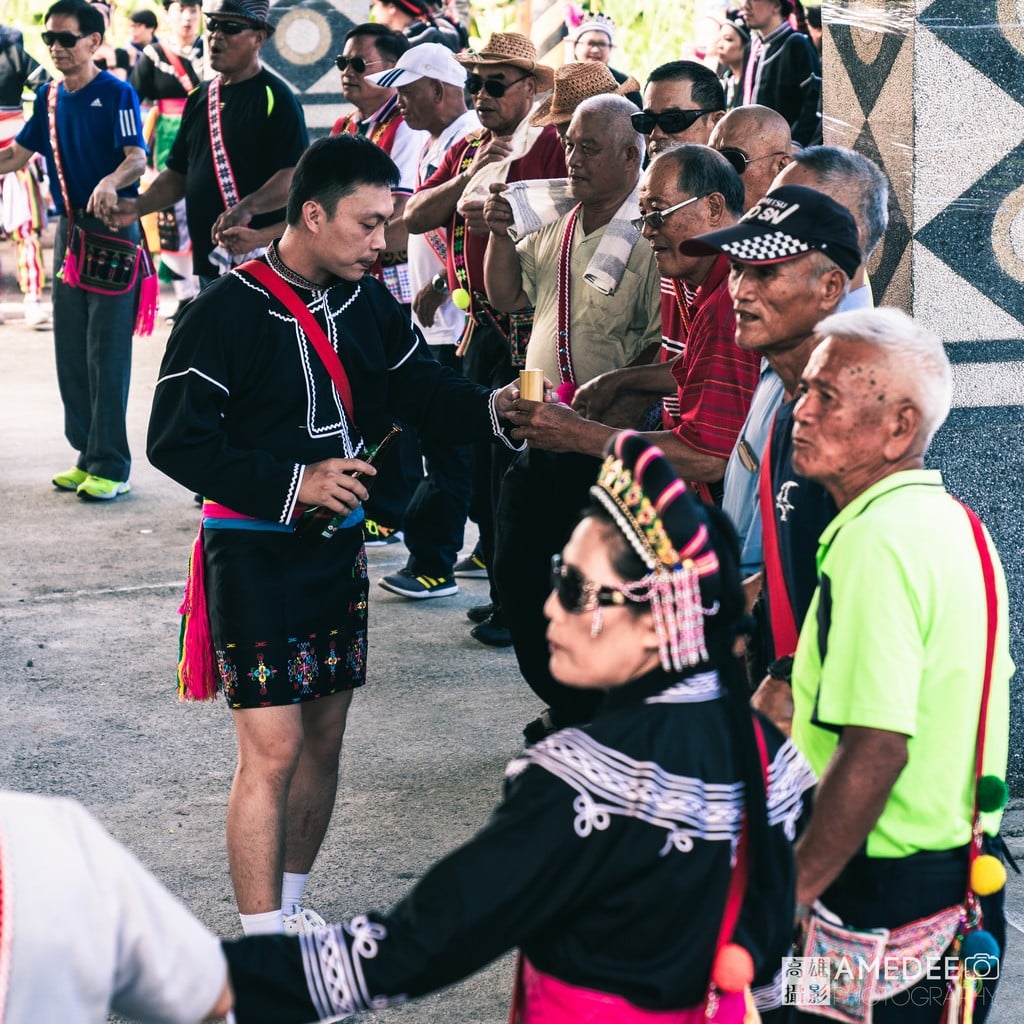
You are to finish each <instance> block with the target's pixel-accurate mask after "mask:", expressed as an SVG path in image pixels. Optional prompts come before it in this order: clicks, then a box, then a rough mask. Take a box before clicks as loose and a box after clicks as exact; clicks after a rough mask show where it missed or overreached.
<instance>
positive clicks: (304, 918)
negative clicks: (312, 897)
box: [284, 907, 327, 935]
mask: <svg viewBox="0 0 1024 1024" xmlns="http://www.w3.org/2000/svg"><path fill="white" fill-rule="evenodd" d="M326 927H327V922H326V921H325V920H324V919H323V918H322V917H321V916H320V915H319V914H318V913H317V912H316V911H315V910H310V909H309V907H297V908H296V911H295V913H294V914H286V915H285V919H284V933H285V935H309V934H310V933H311V932H315V931H316V930H317V928H326Z"/></svg>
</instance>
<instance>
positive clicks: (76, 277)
mask: <svg viewBox="0 0 1024 1024" xmlns="http://www.w3.org/2000/svg"><path fill="white" fill-rule="evenodd" d="M68 241H69V242H70V241H71V239H70V238H69V239H68ZM60 277H61V280H62V281H63V282H64V283H65V284H66V285H67V286H68V287H69V288H77V287H78V286H79V285H80V284H81V283H82V278H81V275H80V273H79V268H78V255H77V254H76V253H75V252H74V251H73V250H72V249H70V248H69V249H68V251H67V252H66V253H65V254H64V266H63V267H61V268H60Z"/></svg>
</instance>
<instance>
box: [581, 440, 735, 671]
mask: <svg viewBox="0 0 1024 1024" xmlns="http://www.w3.org/2000/svg"><path fill="white" fill-rule="evenodd" d="M606 451H607V455H606V457H605V460H604V463H603V465H602V466H601V471H600V473H599V474H598V477H597V483H596V484H595V485H594V486H593V487H591V488H590V494H591V496H592V497H594V498H595V499H596V500H597V501H598V502H600V503H601V504H602V505H603V506H604V507H605V508H606V509H607V510H608V512H609V513H610V514H611V516H612V518H613V519H614V520H615V523H616V525H617V526H618V528H619V529H620V530H621V531H622V534H623V536H624V537H625V538H626V540H627V541H628V542H629V544H630V546H631V547H632V548H633V550H634V551H636V553H637V554H638V555H639V556H640V558H641V559H642V560H643V562H644V564H645V565H646V566H647V567H648V569H649V570H650V572H649V573H648V574H647V575H646V576H645V577H644V578H643V579H641V580H638V581H637V582H636V583H631V584H629V585H628V591H629V597H630V598H631V599H632V600H647V601H649V602H650V606H651V615H652V617H653V619H654V627H655V630H656V631H657V634H658V649H659V653H660V655H661V663H662V666H663V668H664V669H665V670H666V671H667V672H671V671H676V672H679V671H682V670H683V669H685V668H688V667H691V666H693V665H697V664H699V663H700V662H702V661H706V660H707V658H708V652H707V647H706V645H705V643H704V616H705V615H714V614H716V613H717V611H718V602H717V600H716V598H717V596H718V588H719V579H718V556H717V555H716V554H715V550H714V548H713V547H712V545H711V539H710V536H709V534H708V527H707V523H706V521H705V519H704V516H703V514H702V512H701V509H700V503H699V502H698V501H697V499H696V498H694V497H693V495H692V494H690V491H689V489H688V488H687V486H686V484H685V483H683V481H682V480H680V479H679V476H678V475H677V474H676V471H675V470H674V469H673V468H672V465H671V463H669V461H668V459H667V458H665V455H664V453H663V452H662V451H661V449H660V448H658V447H656V446H655V445H653V444H651V443H650V442H649V441H646V440H644V438H643V437H641V436H640V435H639V434H637V433H635V432H634V431H631V430H626V431H622V432H621V433H619V434H616V435H615V436H614V437H613V438H612V440H611V441H610V442H609V445H608V448H607V449H606Z"/></svg>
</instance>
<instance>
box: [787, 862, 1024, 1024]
mask: <svg viewBox="0 0 1024 1024" xmlns="http://www.w3.org/2000/svg"><path fill="white" fill-rule="evenodd" d="M967 852H968V851H967V847H964V848H963V849H960V850H949V851H942V852H937V853H932V852H929V853H917V854H914V855H913V856H910V857H901V858H898V859H889V858H868V857H864V856H858V857H854V858H853V860H851V861H850V863H849V864H848V865H847V866H846V867H845V868H844V869H843V873H842V874H841V875H840V876H839V878H838V879H836V881H835V882H834V883H833V884H832V886H831V887H830V888H829V889H828V890H827V891H826V892H825V894H824V896H822V898H821V901H822V903H824V904H825V906H826V907H828V908H829V910H831V911H833V912H834V913H836V914H838V915H839V916H840V917H841V918H842V919H843V921H844V922H845V923H846V924H847V925H849V926H850V927H852V928H898V927H900V926H901V925H905V924H909V923H910V922H911V921H916V920H917V919H918V918H922V917H928V916H930V915H931V914H934V913H936V912H937V911H939V910H943V909H945V908H946V907H951V906H953V905H954V904H957V903H960V902H962V901H963V898H964V893H965V891H966V887H967ZM988 852H992V849H991V848H990V849H989V851H988ZM1004 895H1005V892H1004V890H1000V891H999V892H998V893H995V894H994V895H992V896H986V897H984V898H982V900H981V908H982V912H983V914H984V927H985V930H986V931H988V932H991V933H992V936H993V937H994V938H995V940H996V942H998V943H999V948H1000V949H1001V950H1003V962H1004V963H1005V955H1006V918H1005V917H1004V915H1003V898H1004ZM936 973H943V972H936ZM997 984H998V978H995V979H990V980H987V981H986V982H985V983H984V985H983V987H982V991H981V992H980V993H979V995H978V1001H977V1003H976V1004H975V1012H974V1019H975V1021H976V1022H977V1024H984V1021H985V1019H986V1017H987V1016H988V1013H989V1010H990V1009H991V1007H992V1000H993V998H994V996H995V990H996V985H997ZM945 998H946V983H945V980H944V979H939V978H936V979H935V980H929V979H925V980H924V981H922V982H920V983H919V984H917V985H915V986H914V987H913V988H911V989H908V990H907V991H906V992H901V993H900V994H899V995H897V996H894V997H893V998H892V999H889V1000H887V1001H885V1002H882V1003H875V1004H874V1013H873V1019H874V1021H875V1024H938V1021H939V1020H940V1019H941V1017H942V1008H943V1003H944V1002H945ZM789 1019H790V1021H791V1022H797V1021H799V1022H807V1024H811V1022H817V1024H820V1022H821V1020H822V1018H821V1017H817V1016H812V1015H810V1014H807V1013H802V1012H799V1011H794V1012H793V1013H791V1014H790V1018H789Z"/></svg>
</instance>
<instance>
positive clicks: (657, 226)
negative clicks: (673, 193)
mask: <svg viewBox="0 0 1024 1024" xmlns="http://www.w3.org/2000/svg"><path fill="white" fill-rule="evenodd" d="M703 198H704V196H691V197H690V198H689V199H684V200H683V201H682V202H681V203H676V205H675V206H670V207H668V209H666V210H651V212H650V213H641V214H640V216H639V217H634V218H633V219H632V220H631V221H630V222H629V223H630V224H632V225H633V227H634V228H636V230H637V231H643V229H644V225H645V224H646V225H647V226H648V227H649V228H650V229H651V230H652V231H660V230H661V228H663V227H664V226H665V220H666V219H667V217H668V215H669V214H670V213H675V212H676V210H681V209H682V208H683V207H684V206H689V205H690V203H696V202H698V201H699V200H701V199H703Z"/></svg>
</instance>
